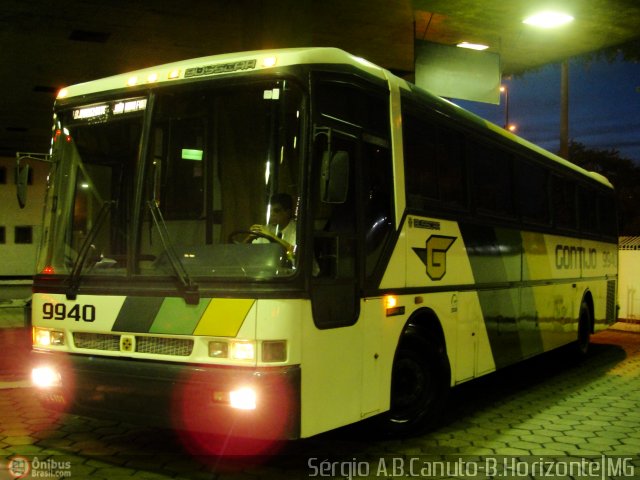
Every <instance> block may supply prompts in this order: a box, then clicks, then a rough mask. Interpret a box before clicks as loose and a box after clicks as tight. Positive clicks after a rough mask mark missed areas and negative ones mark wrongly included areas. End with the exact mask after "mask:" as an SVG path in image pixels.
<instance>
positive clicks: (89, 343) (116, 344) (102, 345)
mask: <svg viewBox="0 0 640 480" xmlns="http://www.w3.org/2000/svg"><path fill="white" fill-rule="evenodd" d="M73 343H75V345H76V348H87V349H91V350H109V351H111V352H117V351H119V350H120V335H105V334H103V333H87V332H76V333H74V334H73Z"/></svg>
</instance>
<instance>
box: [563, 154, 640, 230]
mask: <svg viewBox="0 0 640 480" xmlns="http://www.w3.org/2000/svg"><path fill="white" fill-rule="evenodd" d="M569 160H571V162H573V163H575V164H576V165H579V166H581V167H582V168H584V169H586V170H589V171H592V172H597V173H599V174H601V175H603V176H605V177H606V178H608V179H609V181H610V182H611V183H612V184H613V186H614V187H615V189H616V195H617V204H618V220H619V225H620V235H640V167H638V165H636V164H635V163H634V162H633V161H632V160H630V159H628V158H624V157H621V156H620V152H619V151H618V150H616V149H613V148H612V149H609V150H598V149H592V148H587V147H586V146H585V145H583V144H582V143H580V142H575V141H571V142H570V144H569Z"/></svg>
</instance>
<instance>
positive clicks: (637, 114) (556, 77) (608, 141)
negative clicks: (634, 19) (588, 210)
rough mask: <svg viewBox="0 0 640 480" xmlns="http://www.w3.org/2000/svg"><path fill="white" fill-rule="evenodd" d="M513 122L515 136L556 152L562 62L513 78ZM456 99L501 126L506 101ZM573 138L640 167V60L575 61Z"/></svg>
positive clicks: (509, 81)
mask: <svg viewBox="0 0 640 480" xmlns="http://www.w3.org/2000/svg"><path fill="white" fill-rule="evenodd" d="M502 83H503V85H507V86H508V88H509V123H511V124H515V125H516V127H517V130H516V132H515V133H516V134H517V135H520V136H521V137H523V138H525V139H527V140H529V141H531V142H533V143H536V144H538V145H540V146H541V147H543V148H546V149H547V150H550V151H552V152H554V153H557V152H558V150H559V149H560V140H559V137H560V64H555V65H548V66H546V67H544V68H542V69H540V70H538V71H536V72H533V73H528V74H525V75H524V76H520V77H513V78H511V79H507V78H503V82H502ZM454 102H455V103H457V104H459V105H461V106H462V107H464V108H466V109H468V110H471V111H472V112H474V113H476V114H478V115H480V116H482V117H484V118H486V119H488V120H490V121H492V122H494V123H496V124H498V125H500V126H502V125H504V122H505V107H504V96H502V97H501V105H499V106H496V105H488V104H481V103H476V102H466V101H456V100H454ZM569 139H570V140H575V141H577V142H580V143H582V144H584V145H586V146H587V147H588V148H594V149H599V150H609V149H615V150H618V151H619V152H620V156H621V157H623V158H628V159H631V160H633V161H634V162H635V163H636V164H638V165H640V64H638V63H627V62H623V61H617V62H615V63H609V62H607V61H593V60H592V61H590V62H589V61H587V60H583V59H579V58H578V59H573V60H571V62H570V66H569Z"/></svg>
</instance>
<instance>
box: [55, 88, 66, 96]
mask: <svg viewBox="0 0 640 480" xmlns="http://www.w3.org/2000/svg"><path fill="white" fill-rule="evenodd" d="M67 95H69V90H67V89H66V88H61V89H60V91H59V92H58V96H57V97H56V98H64V97H66V96H67Z"/></svg>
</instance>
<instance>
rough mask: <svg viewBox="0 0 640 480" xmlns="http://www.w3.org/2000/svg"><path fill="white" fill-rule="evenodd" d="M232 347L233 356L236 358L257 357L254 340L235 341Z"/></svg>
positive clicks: (248, 358)
mask: <svg viewBox="0 0 640 480" xmlns="http://www.w3.org/2000/svg"><path fill="white" fill-rule="evenodd" d="M231 347H232V348H231V358H233V359H234V360H254V359H255V358H256V345H255V343H253V342H233V343H232V344H231Z"/></svg>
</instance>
